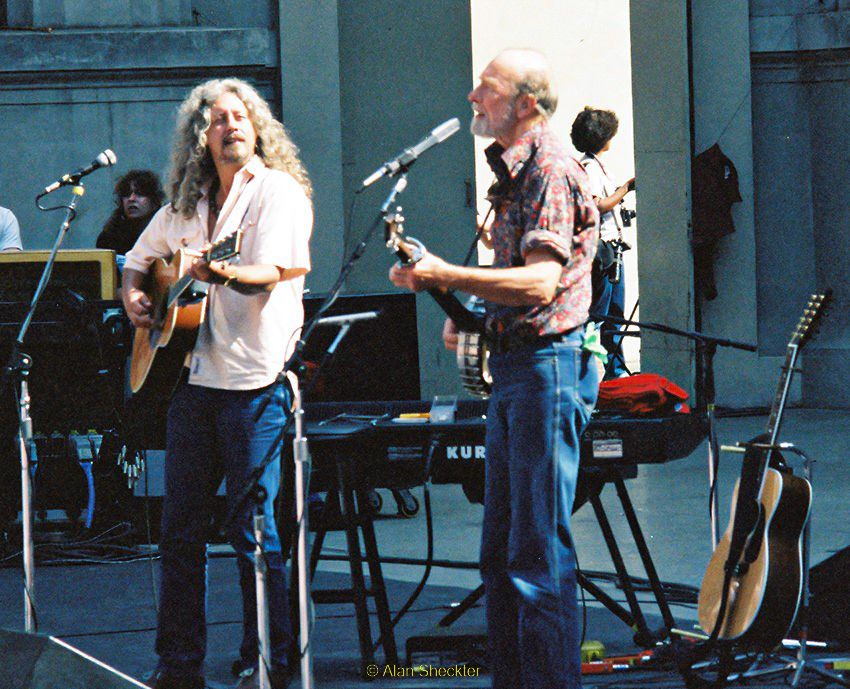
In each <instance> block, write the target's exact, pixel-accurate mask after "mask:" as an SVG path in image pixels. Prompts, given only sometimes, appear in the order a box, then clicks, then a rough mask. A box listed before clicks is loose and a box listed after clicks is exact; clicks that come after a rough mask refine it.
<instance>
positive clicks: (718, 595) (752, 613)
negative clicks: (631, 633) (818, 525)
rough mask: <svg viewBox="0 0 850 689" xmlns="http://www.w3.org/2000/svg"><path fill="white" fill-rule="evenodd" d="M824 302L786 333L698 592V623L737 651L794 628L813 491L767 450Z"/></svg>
mask: <svg viewBox="0 0 850 689" xmlns="http://www.w3.org/2000/svg"><path fill="white" fill-rule="evenodd" d="M829 298H830V295H829V293H826V294H814V295H812V296H811V298H810V300H809V303H808V305H807V306H806V309H805V311H804V313H803V316H802V317H801V318H800V321H799V323H798V325H797V328H796V329H795V331H794V333H793V335H792V336H791V340H790V342H789V343H788V348H787V351H786V355H785V363H784V365H783V366H782V370H781V375H780V378H779V385H778V388H777V391H776V395H775V397H774V401H773V405H772V407H771V411H770V418H769V420H768V427H767V432H766V433H764V434H763V435H760V436H758V437H757V438H755V439H753V440H752V441H750V442H749V443H747V444H746V447H747V449H746V452H745V454H744V460H743V466H742V469H741V477H740V479H739V480H738V482H737V484H736V486H735V490H734V493H733V497H732V509H731V516H730V518H729V526H728V528H727V530H726V533H724V535H723V537H722V538H721V540H720V542H719V543H718V544H717V548H716V550H715V551H714V554H713V555H712V557H711V560H710V562H709V564H708V568H707V569H706V572H705V576H704V578H703V581H702V585H701V587H700V594H699V603H698V607H697V611H698V616H699V622H700V625H701V626H702V628H703V629H704V630H706V631H707V632H710V633H711V634H712V638H714V639H719V640H721V641H726V642H732V643H734V644H735V645H736V646H739V647H745V648H752V649H757V650H769V649H771V648H773V647H774V646H776V645H777V644H778V643H779V642H780V641H781V640H782V639H783V638H784V637H785V635H786V633H787V632H788V630H789V629H790V628H791V625H792V624H793V623H794V618H795V617H796V615H797V609H798V607H799V604H800V596H801V594H802V584H803V568H802V537H803V530H804V528H805V525H806V522H807V521H808V518H809V511H810V508H811V501H812V487H811V485H810V484H809V482H808V481H806V480H805V479H803V478H800V477H797V476H794V475H793V474H791V473H790V471H788V470H787V468H786V467H785V466H784V462H783V460H782V457H781V455H780V454H779V453H778V452H776V451H775V449H774V448H775V446H776V442H777V438H778V437H779V429H780V427H781V424H782V415H783V412H784V411H785V405H786V402H787V400H788V391H789V389H790V385H791V378H792V376H793V374H794V372H795V369H796V366H797V361H798V356H799V353H800V351H801V349H802V348H803V346H804V345H805V343H806V342H807V341H808V340H809V339H810V338H811V336H812V333H813V331H814V329H815V327H816V325H817V323H818V321H819V320H820V318H821V317H822V315H823V312H824V309H825V307H826V304H827V302H828V301H829Z"/></svg>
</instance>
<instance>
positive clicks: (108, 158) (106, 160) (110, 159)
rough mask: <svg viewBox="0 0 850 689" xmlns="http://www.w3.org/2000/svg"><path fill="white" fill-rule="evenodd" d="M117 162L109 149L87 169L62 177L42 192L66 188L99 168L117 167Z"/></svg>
mask: <svg viewBox="0 0 850 689" xmlns="http://www.w3.org/2000/svg"><path fill="white" fill-rule="evenodd" d="M117 161H118V158H117V157H116V156H115V154H114V153H113V152H112V151H111V150H110V149H108V148H107V149H106V150H105V151H101V152H100V153H99V154H98V156H97V158H95V159H94V160H93V161H91V163H89V164H88V166H87V167H82V168H80V169H79V170H76V171H74V172H71V173H68V174H66V175H62V176H61V177H60V178H59V179H57V180H56V181H55V182H53V184H49V185H47V186H46V187H44V191H43V192H42V194H49V193H50V192H51V191H56V190H57V189H58V188H59V187H64V186H67V185H69V184H76V183H77V182H79V181H80V179H81V178H83V177H85V176H86V175H89V174H91V173H92V172H94V171H95V170H97V169H98V168H102V167H109V166H110V165H115V163H116V162H117Z"/></svg>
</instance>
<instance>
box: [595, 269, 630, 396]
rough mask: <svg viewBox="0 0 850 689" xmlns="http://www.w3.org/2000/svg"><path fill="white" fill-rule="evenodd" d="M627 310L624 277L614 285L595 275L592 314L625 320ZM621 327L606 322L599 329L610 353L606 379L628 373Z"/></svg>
mask: <svg viewBox="0 0 850 689" xmlns="http://www.w3.org/2000/svg"><path fill="white" fill-rule="evenodd" d="M625 309H626V285H625V279H624V277H621V278H620V281H619V282H618V283H616V284H614V283H612V282H611V281H610V280H609V279H608V276H607V275H600V274H594V282H593V304H591V306H590V312H591V313H598V314H600V315H602V316H617V317H618V318H625ZM620 327H621V326H619V325H615V324H614V323H607V322H604V323H602V327H601V328H600V329H599V332H600V335H601V340H602V346H603V347H605V351H606V352H608V365H607V366H606V367H605V378H606V379H607V378H617V377H618V376H619V375H620V374H621V373H626V357H625V356H624V355H623V336H622V335H621V334H620Z"/></svg>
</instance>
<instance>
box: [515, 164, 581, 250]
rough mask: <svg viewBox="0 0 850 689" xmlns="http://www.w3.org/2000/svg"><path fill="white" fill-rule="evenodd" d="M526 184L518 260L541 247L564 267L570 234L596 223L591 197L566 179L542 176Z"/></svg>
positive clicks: (570, 248) (571, 244)
mask: <svg viewBox="0 0 850 689" xmlns="http://www.w3.org/2000/svg"><path fill="white" fill-rule="evenodd" d="M529 182H530V183H529V188H528V192H529V193H528V195H527V196H525V197H524V198H525V200H524V202H523V215H524V216H525V220H526V222H525V233H524V234H523V237H522V241H521V243H520V252H521V254H522V257H523V258H526V257H527V256H528V254H530V253H531V252H532V251H534V250H536V249H541V248H542V249H546V250H548V251H550V252H551V253H552V254H553V255H554V256H555V257H556V258H557V259H558V260H559V261H560V262H561V263H562V264H564V265H566V264H567V263H569V261H570V258H571V256H572V252H573V238H574V235H575V234H576V233H577V232H581V230H582V229H584V228H585V227H588V226H590V225H592V224H594V223H595V222H597V220H596V218H597V214H596V212H595V209H596V206H595V204H594V202H593V197H592V196H591V195H590V193H589V191H588V189H587V188H583V187H582V185H581V184H580V183H573V184H570V183H569V181H568V180H567V178H566V176H560V175H558V176H554V175H545V174H544V175H540V176H538V177H537V178H536V179H532V180H529Z"/></svg>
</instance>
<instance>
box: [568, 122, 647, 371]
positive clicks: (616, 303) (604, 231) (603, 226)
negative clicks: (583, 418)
mask: <svg viewBox="0 0 850 689" xmlns="http://www.w3.org/2000/svg"><path fill="white" fill-rule="evenodd" d="M618 126H619V120H618V119H617V115H616V114H614V113H613V112H612V111H610V110H597V109H595V108H591V107H590V106H587V107H585V108H584V110H582V111H581V112H580V113H579V114H578V115H577V116H576V119H575V121H574V122H573V127H572V130H571V131H570V138H571V139H572V142H573V146H575V147H576V149H577V150H578V151H580V152H581V153H583V154H584V155H583V156H582V158H581V160H580V162H581V164H582V165H583V166H584V169H585V170H587V176H588V177H589V178H590V189H591V193H592V194H593V198H594V200H595V201H596V207H597V209H598V210H599V247H598V249H597V252H596V258H595V259H594V261H593V273H592V280H593V303H592V304H591V306H590V312H591V313H596V314H600V315H603V316H617V317H619V318H623V312H624V309H625V304H626V287H625V281H624V279H623V271H622V265H619V266H618V265H617V263H618V260H617V248H618V244H621V245H622V247H621V248H622V250H626V249H628V248H630V247H629V246H628V244H625V243H624V242H623V228H622V226H621V225H620V221H619V220H618V218H617V213H616V212H615V209H616V207H617V204H618V203H620V202H621V201H622V200H623V198H624V197H625V195H626V194H627V193H628V192H630V191H632V190H633V189H634V186H635V178H634V177H632V178H631V179H629V180H627V181H626V182H624V183H623V184H621V185H620V186H619V187H618V186H616V185H615V183H614V182H613V180H612V179H611V177H610V176H609V174H608V172H607V171H606V169H605V166H604V165H603V164H602V161H601V160H600V159H599V156H600V155H601V154H602V153H605V151H607V150H608V149H609V148H611V140H612V139H613V138H614V135H616V133H617V128H618ZM621 255H622V254H621ZM618 331H619V328H618V326H616V325H612V324H609V323H603V324H602V328H601V332H602V344H603V345H604V347H605V349H606V351H607V352H608V356H609V360H608V365H607V366H606V369H605V371H606V376H605V377H606V378H618V377H620V376H623V375H628V371H627V370H626V365H625V358H624V357H623V347H622V339H623V338H622V337H618V336H617V333H618Z"/></svg>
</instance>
